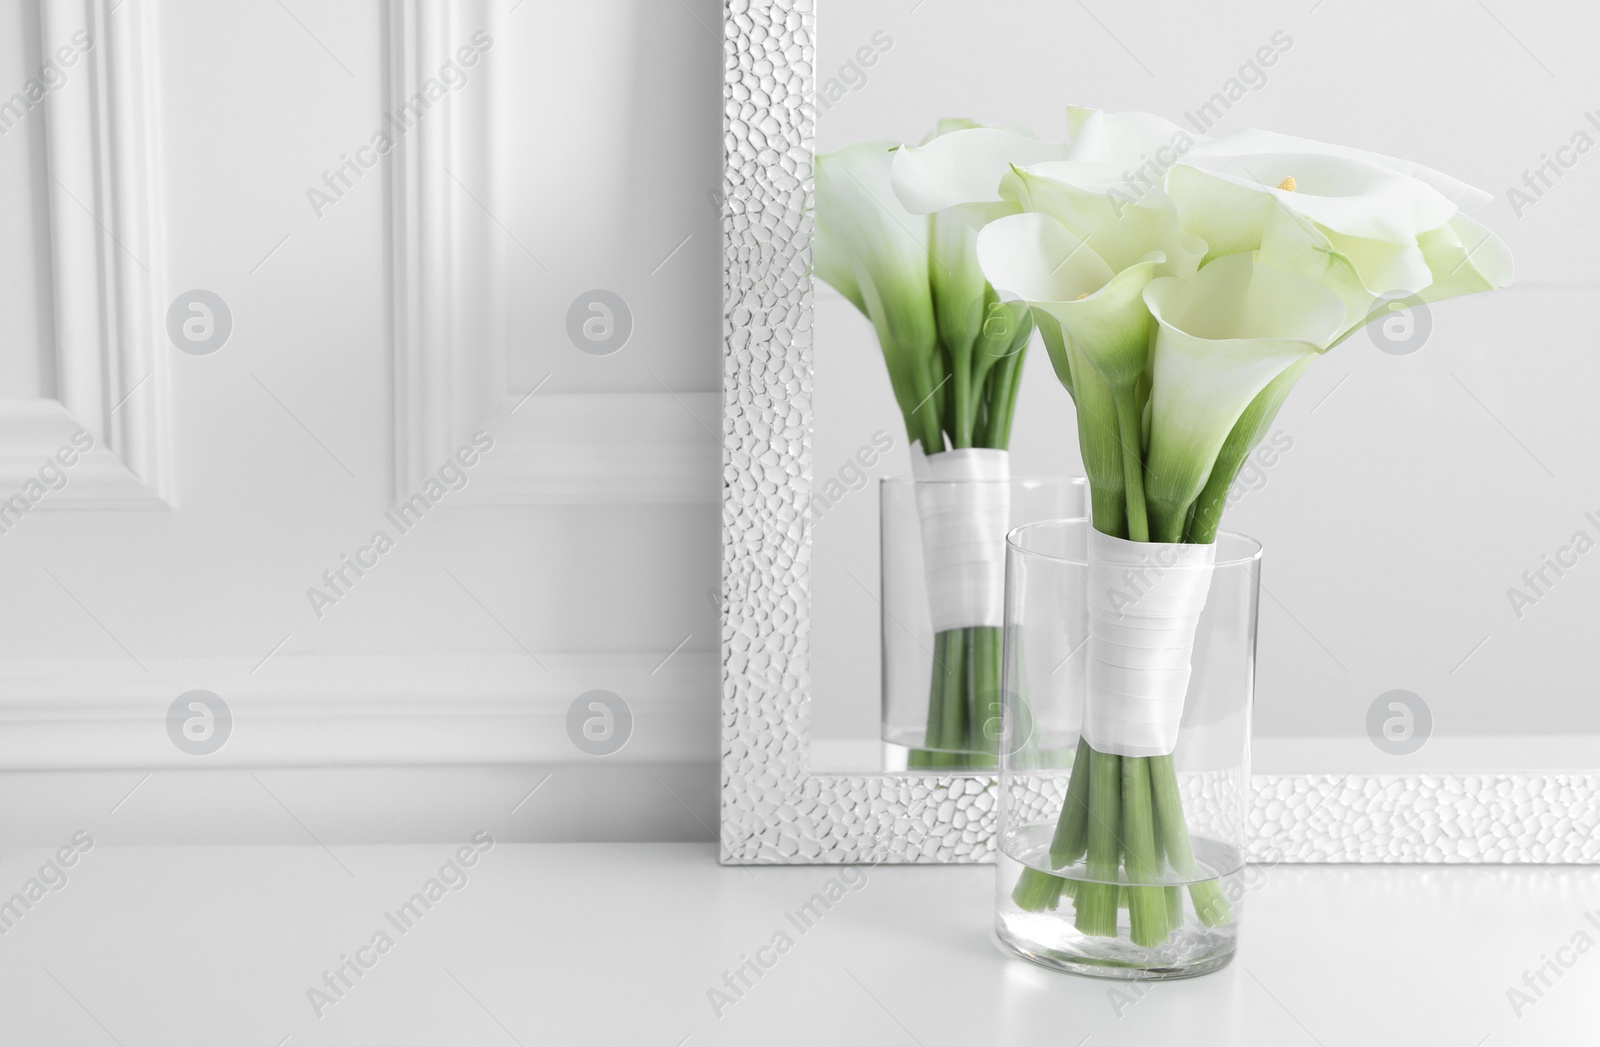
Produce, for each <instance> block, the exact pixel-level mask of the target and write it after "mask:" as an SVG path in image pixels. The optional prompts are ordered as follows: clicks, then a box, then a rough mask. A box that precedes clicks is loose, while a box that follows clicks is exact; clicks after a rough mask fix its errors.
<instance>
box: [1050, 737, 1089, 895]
mask: <svg viewBox="0 0 1600 1047" xmlns="http://www.w3.org/2000/svg"><path fill="white" fill-rule="evenodd" d="M1089 761H1090V755H1089V740H1088V739H1087V738H1079V739H1078V754H1077V755H1076V756H1075V757H1073V759H1072V776H1071V777H1070V778H1068V779H1067V798H1066V801H1065V803H1064V805H1063V806H1062V808H1061V818H1060V820H1058V821H1057V822H1056V831H1055V836H1054V837H1053V838H1052V839H1051V840H1050V864H1051V865H1052V866H1054V867H1055V868H1057V869H1059V868H1061V867H1062V866H1063V865H1071V864H1072V863H1073V862H1075V861H1077V860H1078V859H1079V858H1082V857H1083V855H1084V852H1085V851H1086V850H1087V849H1088V846H1089Z"/></svg>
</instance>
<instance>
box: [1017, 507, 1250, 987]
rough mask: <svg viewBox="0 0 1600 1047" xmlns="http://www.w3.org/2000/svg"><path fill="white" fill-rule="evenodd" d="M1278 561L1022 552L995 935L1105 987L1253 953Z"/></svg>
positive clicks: (1063, 531) (1119, 548)
mask: <svg viewBox="0 0 1600 1047" xmlns="http://www.w3.org/2000/svg"><path fill="white" fill-rule="evenodd" d="M1260 563H1261V547H1260V545H1259V544H1257V543H1256V542H1254V541H1253V540H1251V539H1249V538H1245V537H1243V536H1242V535H1237V534H1232V533H1230V532H1223V533H1222V534H1220V535H1219V536H1218V538H1217V541H1216V543H1215V544H1214V545H1213V546H1203V545H1162V544H1158V543H1134V542H1128V541H1124V540H1122V539H1108V538H1107V537H1106V536H1104V535H1101V534H1099V533H1098V532H1094V531H1093V530H1092V528H1091V526H1090V524H1089V523H1088V521H1086V520H1054V521H1049V522H1045V523H1040V524H1035V525H1033V526H1030V527H1022V528H1019V529H1017V530H1016V531H1013V532H1012V533H1011V534H1010V535H1009V536H1008V539H1007V549H1006V607H1005V630H1006V631H1005V655H1004V660H1005V681H1004V687H1003V692H1002V693H1003V694H1004V695H1005V712H1004V727H1005V730H1004V731H1003V735H1004V738H1005V743H1004V744H1003V745H1002V746H1001V755H1000V809H999V827H998V832H999V837H998V843H999V856H998V872H997V878H996V879H997V886H996V931H997V933H998V936H999V938H1000V941H1001V942H1002V943H1004V944H1005V946H1006V947H1007V948H1009V949H1011V950H1012V951H1013V952H1016V953H1017V954H1019V955H1021V956H1023V957H1026V958H1027V959H1030V960H1033V961H1035V962H1037V963H1040V964H1043V965H1045V966H1047V967H1054V968H1057V969H1060V970H1067V971H1073V972H1076V973H1080V974H1092V975H1097V976H1100V977H1106V978H1127V979H1160V978H1182V977H1187V976H1190V975H1196V974H1204V973H1206V972H1208V971H1212V970H1216V969H1217V968H1219V967H1221V966H1223V965H1224V964H1226V963H1227V962H1228V961H1229V960H1230V959H1231V958H1232V956H1233V952H1234V948H1235V945H1236V942H1237V939H1238V933H1239V922H1240V917H1241V914H1242V909H1243V897H1244V894H1245V893H1246V892H1247V890H1248V888H1249V883H1248V881H1247V878H1246V877H1245V876H1244V872H1245V865H1244V862H1245V846H1246V808H1247V806H1248V789H1249V773H1250V771H1249V740H1250V703H1251V695H1252V691H1253V688H1254V680H1255V637H1256V606H1257V600H1258V596H1259V588H1260V585H1259V569H1260Z"/></svg>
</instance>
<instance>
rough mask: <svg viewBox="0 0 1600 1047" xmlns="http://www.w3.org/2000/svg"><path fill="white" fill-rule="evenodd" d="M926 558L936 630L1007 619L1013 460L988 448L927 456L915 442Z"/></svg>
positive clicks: (913, 465) (914, 461)
mask: <svg viewBox="0 0 1600 1047" xmlns="http://www.w3.org/2000/svg"><path fill="white" fill-rule="evenodd" d="M911 475H912V477H913V478H914V479H917V480H930V481H938V482H934V483H918V484H917V485H916V490H917V515H918V517H919V518H920V520H921V522H922V562H923V566H924V570H925V572H926V575H927V579H928V609H929V611H930V612H931V613H932V617H933V628H934V631H935V632H943V631H944V630H946V629H964V628H966V627H968V626H974V625H988V626H995V627H997V628H998V627H999V626H1001V625H1004V624H1005V581H1006V549H1005V546H1006V531H1008V530H1010V525H1011V484H1010V480H1011V459H1010V455H1009V454H1007V453H1006V452H1005V451H1001V450H996V449H994V448H988V447H971V448H963V449H961V450H958V451H943V452H941V453H939V454H933V455H925V454H923V452H922V448H921V447H919V446H917V445H915V444H913V445H912V448H911Z"/></svg>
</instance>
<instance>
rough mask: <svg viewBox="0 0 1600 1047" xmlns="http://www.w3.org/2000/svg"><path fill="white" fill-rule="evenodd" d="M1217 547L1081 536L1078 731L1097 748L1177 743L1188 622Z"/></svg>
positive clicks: (1143, 751)
mask: <svg viewBox="0 0 1600 1047" xmlns="http://www.w3.org/2000/svg"><path fill="white" fill-rule="evenodd" d="M1216 557H1217V547H1216V546H1215V545H1179V544H1171V543H1164V542H1130V541H1127V540H1126V539H1123V538H1112V537H1110V536H1109V535H1104V534H1101V533H1100V532H1099V531H1092V532H1091V533H1090V535H1089V583H1088V584H1089V593H1088V599H1089V666H1088V669H1089V680H1088V694H1087V696H1086V699H1085V703H1084V711H1083V736H1084V737H1085V738H1086V739H1088V741H1089V744H1090V745H1092V746H1094V748H1095V749H1096V750H1098V751H1099V752H1103V753H1114V754H1116V755H1118V756H1165V755H1166V754H1168V753H1170V752H1172V751H1173V749H1175V748H1177V745H1178V724H1179V721H1181V720H1182V719H1183V698H1184V695H1185V693H1187V691H1188V689H1189V672H1190V658H1191V656H1192V655H1193V653H1194V633H1195V627H1196V626H1197V625H1199V623H1200V612H1201V611H1203V610H1204V609H1205V605H1206V594H1207V593H1208V592H1210V590H1211V573H1212V569H1213V565H1214V564H1215V562H1216Z"/></svg>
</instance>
